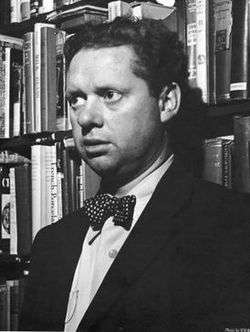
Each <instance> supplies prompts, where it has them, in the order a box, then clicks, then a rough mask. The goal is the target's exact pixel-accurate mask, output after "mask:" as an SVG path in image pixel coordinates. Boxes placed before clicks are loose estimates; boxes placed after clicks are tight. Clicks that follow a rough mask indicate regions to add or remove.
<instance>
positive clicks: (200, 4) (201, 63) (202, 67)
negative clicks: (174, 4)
mask: <svg viewBox="0 0 250 332" xmlns="http://www.w3.org/2000/svg"><path fill="white" fill-rule="evenodd" d="M196 6H197V7H196V20H197V54H196V66H197V86H198V87H199V88H200V89H201V91H202V99H203V101H204V102H205V103H207V102H208V101H209V75H208V66H209V59H208V55H209V49H208V47H209V46H208V39H209V36H208V34H209V28H208V24H209V21H208V10H209V8H208V6H209V4H208V1H206V0H197V1H196Z"/></svg>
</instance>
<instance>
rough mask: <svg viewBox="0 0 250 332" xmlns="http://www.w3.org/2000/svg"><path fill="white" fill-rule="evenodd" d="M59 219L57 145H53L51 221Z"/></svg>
mask: <svg viewBox="0 0 250 332" xmlns="http://www.w3.org/2000/svg"><path fill="white" fill-rule="evenodd" d="M57 220H58V206H57V167H56V145H52V146H51V223H54V222H56V221H57Z"/></svg>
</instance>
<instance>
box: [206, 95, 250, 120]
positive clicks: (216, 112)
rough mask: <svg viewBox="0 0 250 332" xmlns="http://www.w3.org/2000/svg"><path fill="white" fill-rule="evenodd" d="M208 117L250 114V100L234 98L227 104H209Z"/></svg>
mask: <svg viewBox="0 0 250 332" xmlns="http://www.w3.org/2000/svg"><path fill="white" fill-rule="evenodd" d="M206 107H207V116H208V117H222V116H234V115H241V114H242V115H247V114H249V115H250V100H249V99H248V100H233V101H230V102H228V103H225V104H219V105H208V106H206Z"/></svg>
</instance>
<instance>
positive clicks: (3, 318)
mask: <svg viewBox="0 0 250 332" xmlns="http://www.w3.org/2000/svg"><path fill="white" fill-rule="evenodd" d="M7 296H8V290H7V285H6V282H4V281H2V282H1V283H0V331H8V317H7V315H8V312H7Z"/></svg>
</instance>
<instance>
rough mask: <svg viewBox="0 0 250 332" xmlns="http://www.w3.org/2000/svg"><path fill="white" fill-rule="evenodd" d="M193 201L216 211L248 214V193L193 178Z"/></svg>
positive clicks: (249, 202) (249, 198)
mask: <svg viewBox="0 0 250 332" xmlns="http://www.w3.org/2000/svg"><path fill="white" fill-rule="evenodd" d="M192 199H193V202H194V203H195V204H196V205H197V206H198V207H199V206H201V207H206V208H207V210H208V211H211V212H212V211H217V213H219V212H221V213H233V212H234V213H236V212H237V213H239V214H240V215H244V214H245V215H248V216H250V194H246V193H239V192H236V191H234V190H231V189H227V188H225V187H222V186H220V185H217V184H214V183H211V182H208V181H205V180H202V179H196V178H194V181H193V195H192Z"/></svg>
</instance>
